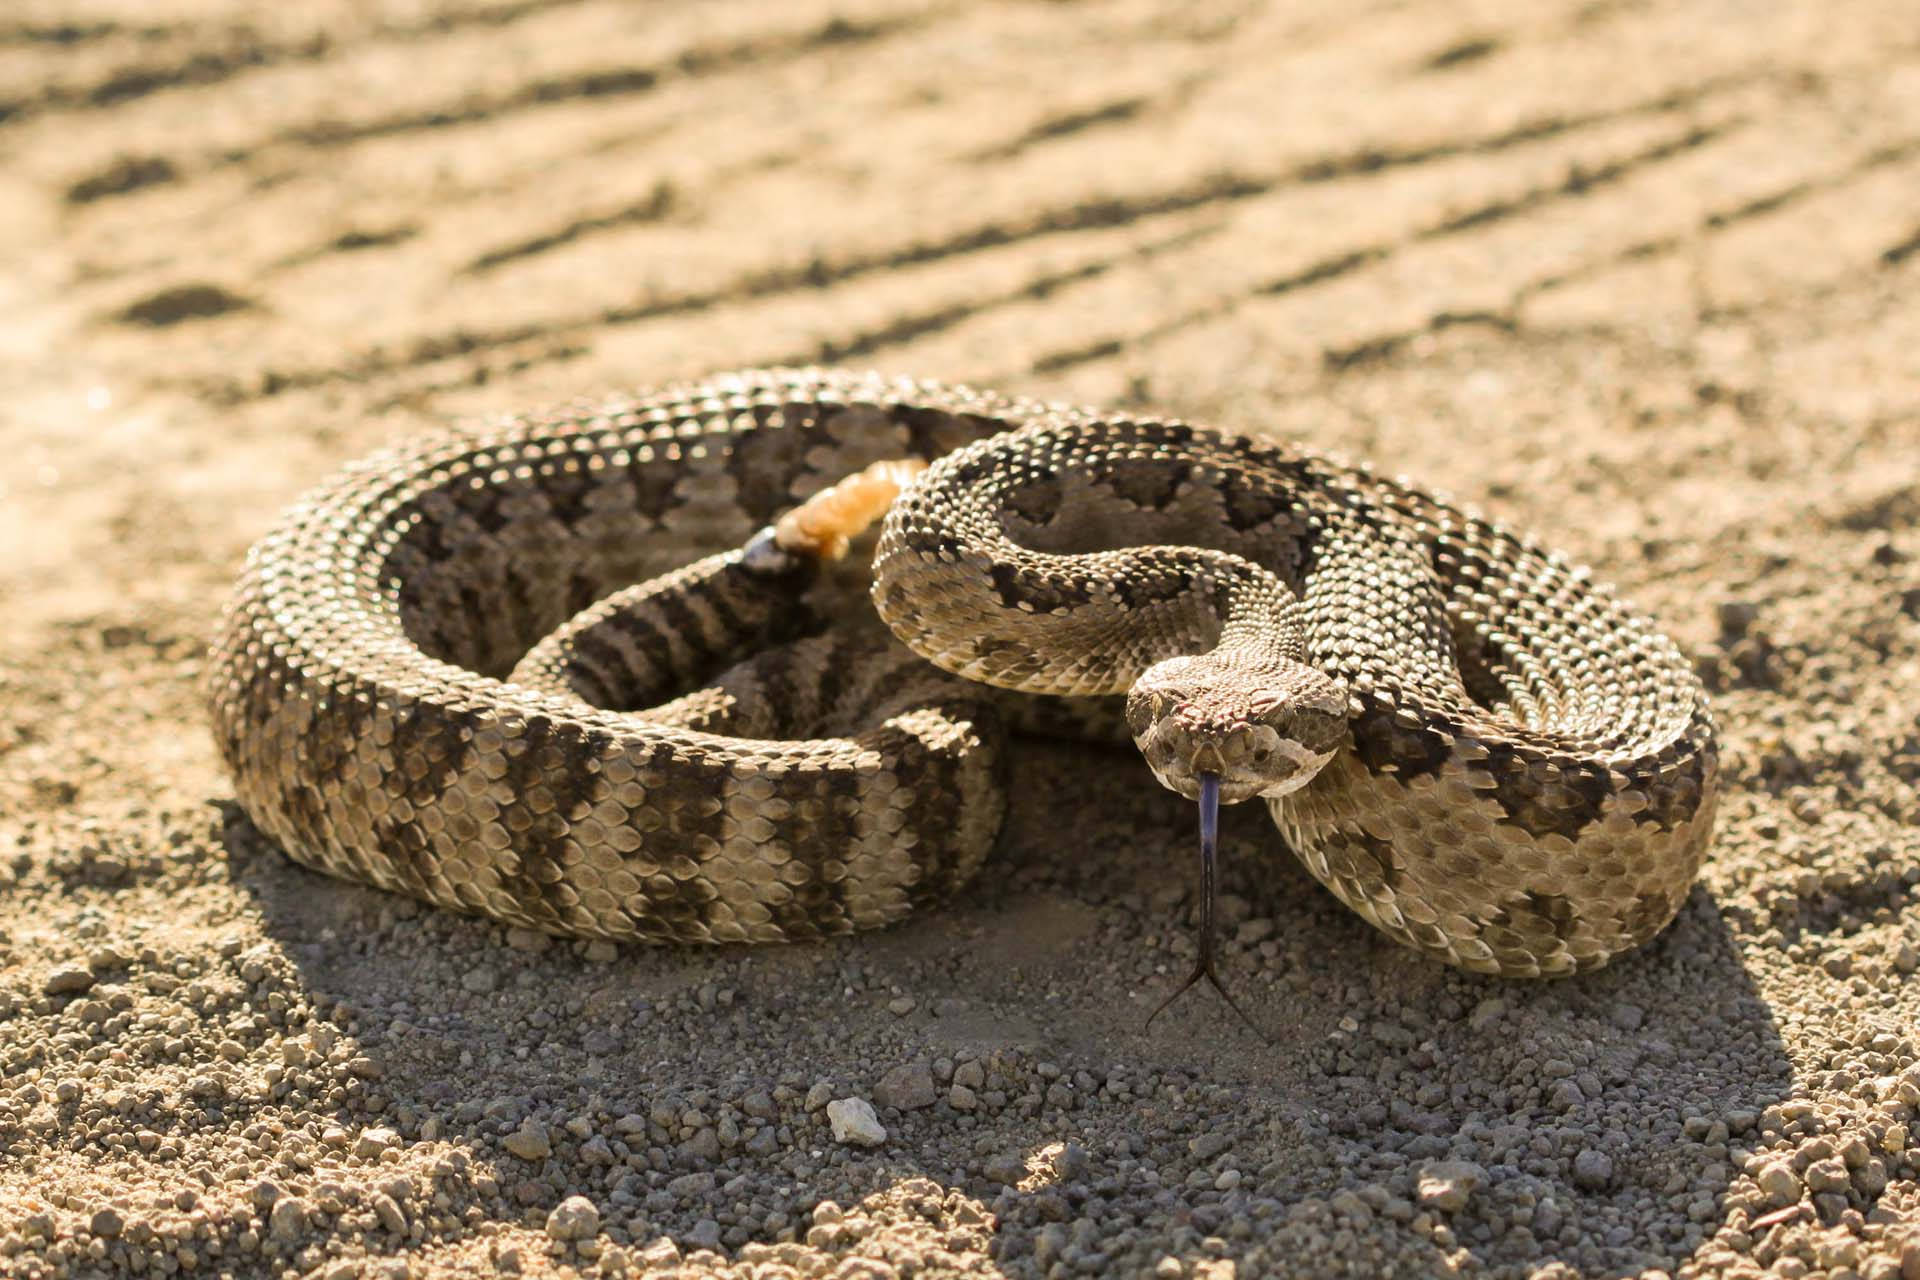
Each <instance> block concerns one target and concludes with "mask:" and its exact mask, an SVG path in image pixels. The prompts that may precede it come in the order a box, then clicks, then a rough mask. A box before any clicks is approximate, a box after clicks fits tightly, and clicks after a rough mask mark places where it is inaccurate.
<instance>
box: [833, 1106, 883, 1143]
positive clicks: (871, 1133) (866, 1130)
mask: <svg viewBox="0 0 1920 1280" xmlns="http://www.w3.org/2000/svg"><path fill="white" fill-rule="evenodd" d="M827 1123H828V1124H829V1125H831V1126H832V1127H833V1140H834V1141H835V1142H843V1143H851V1144H853V1145H854V1146H860V1147H877V1146H879V1145H880V1144H881V1143H883V1142H885V1141H886V1140H887V1130H886V1126H884V1125H882V1124H881V1123H880V1117H879V1116H877V1115H875V1114H874V1112H873V1104H872V1103H871V1102H868V1101H867V1100H866V1099H865V1098H840V1099H838V1100H836V1101H833V1102H829V1103H828V1104H827Z"/></svg>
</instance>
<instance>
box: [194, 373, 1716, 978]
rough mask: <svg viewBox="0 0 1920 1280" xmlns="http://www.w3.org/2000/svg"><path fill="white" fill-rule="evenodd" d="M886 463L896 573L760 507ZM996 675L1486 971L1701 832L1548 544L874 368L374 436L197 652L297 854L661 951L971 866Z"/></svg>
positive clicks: (755, 379)
mask: <svg viewBox="0 0 1920 1280" xmlns="http://www.w3.org/2000/svg"><path fill="white" fill-rule="evenodd" d="M899 458H919V459H928V460H934V461H933V465H932V467H931V468H930V469H929V470H928V471H927V472H926V473H925V474H924V475H923V476H921V477H920V478H919V479H917V480H915V481H913V482H912V483H911V484H909V485H908V486H907V488H906V489H905V491H904V493H903V494H902V495H901V497H900V498H899V500H898V501H896V502H895V503H893V505H892V507H891V509H890V510H889V511H888V513H887V515H886V519H885V524H884V527H883V530H882V532H881V535H880V538H879V542H878V549H877V552H876V555H875V558H874V563H873V574H872V579H871V598H872V601H873V605H874V607H875V609H874V610H868V609H866V608H865V607H864V606H862V605H860V604H859V602H858V597H857V595H851V594H850V593H849V590H848V588H847V586H846V582H847V579H848V567H847V566H844V565H843V566H838V567H832V568H825V569H823V568H821V567H820V565H819V563H818V562H819V561H820V560H821V559H822V557H820V556H817V555H814V554H812V553H811V548H812V547H813V546H814V545H815V544H811V543H809V542H808V539H807V538H806V537H792V536H774V535H769V534H767V533H764V532H762V531H763V530H765V529H767V527H768V526H769V525H770V524H771V523H772V522H774V521H776V520H778V519H779V518H780V517H781V516H782V515H783V514H785V513H788V512H789V511H790V510H791V509H792V508H794V507H795V506H796V504H799V503H802V502H803V501H805V500H807V499H808V498H810V497H814V496H815V495H817V494H819V493H820V491H822V490H823V489H826V488H827V487H828V486H829V485H831V484H833V483H834V482H836V481H839V480H841V479H842V478H844V477H846V476H849V475H853V474H855V473H857V472H860V471H861V469H862V468H865V467H868V466H869V465H870V464H874V463H880V462H885V461H887V460H889V459H899ZM789 532H790V529H789ZM756 534H759V536H758V537H756ZM702 556H704V557H706V558H704V559H700V558H699V557H702ZM696 560H697V563H691V564H690V563H689V562H694V561H696ZM663 575H664V576H663ZM635 583H642V584H644V585H641V586H638V587H635V586H633V585H632V584H635ZM857 589H858V588H855V590H857ZM617 592H618V593H623V594H620V595H615V594H614V593H617ZM609 597H612V598H611V599H609ZM596 602H600V603H599V604H598V605H597V606H596ZM589 606H595V607H593V608H591V609H590V608H589ZM876 610H877V613H878V615H879V616H880V617H881V618H882V619H884V620H885V622H886V623H887V624H888V625H889V626H890V627H891V628H892V629H893V630H894V631H895V632H896V633H897V634H898V636H899V640H900V641H904V642H905V644H906V645H907V646H909V647H911V649H913V650H914V651H916V652H917V653H919V654H920V655H922V657H923V658H924V659H926V660H928V661H930V662H931V663H932V664H933V665H932V666H929V665H928V661H921V660H920V659H916V658H911V657H910V656H908V655H906V654H905V652H904V650H902V649H901V648H900V646H899V642H898V641H895V640H893V639H891V638H889V637H887V636H886V635H885V633H884V632H883V631H882V630H881V628H879V627H878V626H876V625H874V624H873V622H872V618H871V615H872V613H873V612H874V611H876ZM583 611H585V612H583ZM823 614H825V615H826V621H825V622H822V621H821V617H822V615H823ZM569 619H572V621H571V622H569ZM563 624H565V626H564V627H563ZM545 637H552V638H550V639H548V640H547V641H546V643H544V644H541V643H539V642H541V641H542V639H543V638H545ZM530 650H531V651H532V652H531V653H530V652H529V651H530ZM523 659H524V662H523ZM516 664H520V666H519V670H517V671H516ZM736 664H738V665H736ZM936 667H938V668H945V669H946V671H949V672H954V673H957V674H958V675H959V676H960V677H965V679H955V678H953V677H952V676H948V675H945V674H942V673H941V672H940V671H938V670H936V669H935V668H936ZM990 685H991V686H1002V687H1005V688H1010V689H1016V690H1023V691H1028V692H1029V693H1031V694H1033V695H1049V696H1050V697H1051V699H1052V700H1050V697H1035V698H1033V699H1032V700H1031V702H1030V705H1029V706H1028V710H1027V711H1025V712H1020V714H1028V715H1032V716H1035V717H1038V718H1040V719H1046V718H1047V717H1048V716H1050V715H1054V713H1056V712H1060V711H1062V710H1063V708H1064V710H1066V711H1069V712H1070V711H1071V710H1072V707H1071V706H1067V705H1066V704H1065V703H1063V702H1062V701H1060V700H1059V698H1060V697H1061V696H1064V697H1065V698H1066V699H1068V700H1071V699H1082V700H1084V699H1086V698H1088V697H1089V696H1091V695H1123V694H1124V695H1127V697H1126V707H1125V712H1126V718H1127V730H1129V731H1130V732H1131V733H1132V735H1133V736H1134V738H1135V739H1136V742H1137V743H1138V744H1139V745H1140V747H1141V749H1142V751H1143V753H1144V754H1145V756H1146V760H1147V763H1148V765H1149V766H1150V767H1151V769H1152V770H1153V772H1154V774H1155V775H1156V776H1157V777H1158V778H1159V779H1160V780H1161V781H1162V782H1163V783H1164V784H1165V785H1167V786H1169V787H1172V788H1174V789H1175V790H1177V791H1180V792H1181V793H1182V794H1185V795H1189V796H1193V797H1196V798H1201V799H1203V800H1208V801H1210V800H1212V799H1214V798H1216V797H1217V798H1218V799H1219V800H1222V801H1225V802H1233V801H1238V800H1244V799H1248V798H1251V797H1253V796H1255V795H1259V796H1263V797H1264V798H1266V800H1267V803H1268V805H1269V807H1270V809H1271V811H1272V814H1273V817H1274V819H1275V820H1276V821H1277V823H1278V824H1279V827H1280V829H1281V831H1282V833H1284V835H1285V838H1286V842H1287V844H1288V845H1289V846H1290V847H1291V848H1292V850H1293V851H1294V853H1295V854H1296V855H1297V856H1298V857H1299V858H1300V860H1301V861H1302V862H1304V863H1305V864H1306V866H1307V868H1308V869H1309V870H1310V871H1311V872H1312V873H1313V875H1314V876H1315V877H1317V878H1318V879H1319V880H1320V881H1321V882H1322V883H1323V884H1325V885H1326V886H1327V887H1328V888H1329V889H1331V890H1332V891H1333V892H1334V893H1335V894H1337V895H1338V896H1339V897H1340V899H1341V900H1342V901H1344V902H1345V903H1346V904H1347V905H1348V906H1350V907H1351V908H1353V909H1354V910H1355V911H1357V912H1358V913H1359V914H1360V915H1362V916H1363V917H1365V918H1366V919H1367V920H1368V921H1370V922H1371V923H1373V924H1374V925H1375V926H1377V927H1378V928H1379V929H1381V930H1382V931H1384V932H1385V933H1387V934H1389V935H1390V936H1392V937H1394V938H1396V939H1398V940H1399V941H1401V942H1404V943H1407V944H1410V945H1412V946H1415V947H1418V948H1421V949H1423V950H1425V951H1428V952H1430V953H1432V954H1434V955H1437V956H1439V957H1440V958H1442V959H1444V960H1447V961H1449V962H1451V963H1454V964H1457V965H1461V966H1464V967H1466V968H1469V969H1474V970H1480V971H1484V972H1491V973H1501V974H1509V975H1548V974H1565V973H1571V972H1574V971H1577V970H1581V969H1586V968H1591V967H1593V966H1596V965H1599V964H1602V963H1604V962H1606V961H1607V960H1608V959H1609V958H1610V957H1612V956H1613V955H1615V954H1617V953H1618V952H1620V951H1622V950H1624V949H1626V948H1629V947H1632V946H1634V945H1636V944H1638V943H1641V942H1643V941H1645V940H1646V939H1648V938H1650V937H1651V936H1652V935H1653V934H1655V933H1656V932H1658V931H1659V930H1660V929H1661V928H1662V927H1663V926H1664V925H1665V924H1666V923H1667V922H1668V920H1670V919H1671V918H1672V917H1673V915H1674V913H1675V912H1676V911H1677V909H1678V907H1679V905H1680V903H1681V901H1682V900H1683V898H1684V897H1685V895H1686V893H1687V891H1688V888H1689V886H1690V885H1691V883H1692V881H1693V878H1694V875H1695V873H1696V871H1697V869H1698V867H1699V863H1700V861H1701V858H1702V856H1703V852H1704V848H1705V846H1706V843H1707V838H1708V834H1709V831H1710V828H1711V826H1712V817H1713V808H1714V798H1715V763H1716V752H1715V745H1714V737H1713V729H1712V724H1711V721H1710V719H1709V716H1708V711H1707V707H1706V699H1705V695H1704V693H1703V691H1702V689H1701V687H1700V685H1699V683H1698V681H1697V680H1696V679H1695V677H1694V675H1693V673H1692V670H1691V668H1690V667H1689V665H1688V663H1687V662H1686V660H1685V659H1684V658H1683V657H1682V655H1681V654H1680V652H1679V651H1678V650H1677V649H1676V647H1675V646H1674V645H1673V644H1672V643H1671V642H1670V641H1668V640H1667V639H1666V638H1665V637H1664V636H1662V635H1661V634H1660V633H1659V632H1657V631H1656V630H1655V629H1654V628H1653V626H1652V625H1651V624H1650V623H1648V622H1647V621H1646V620H1645V619H1643V618H1642V617H1640V616H1639V615H1637V614H1635V613H1633V612H1631V611H1629V610H1628V609H1626V608H1624V607H1622V606H1621V605H1620V604H1618V603H1616V602H1615V601H1614V600H1613V598H1612V597H1611V596H1610V595H1609V594H1608V593H1607V592H1606V591H1605V590H1604V589H1602V588H1599V587H1596V586H1595V585H1593V584H1592V583H1591V582H1590V581H1589V579H1588V576H1587V573H1586V571H1585V570H1583V569H1579V568H1576V567H1573V566H1571V565H1569V564H1567V563H1566V562H1564V561H1563V560H1561V559H1560V558H1559V557H1558V556H1556V555H1554V554H1552V553H1550V552H1547V551H1545V550H1542V549H1541V548H1540V547H1539V546H1537V545H1536V544H1534V543H1533V542H1531V541H1529V540H1527V539H1525V538H1523V537H1520V536H1518V535H1516V534H1513V533H1510V532H1508V531H1506V530H1504V529H1502V528H1501V527H1499V526H1498V525H1495V524H1491V523H1488V522H1487V521H1485V520H1482V519H1481V518H1479V517H1477V516H1475V515H1473V514H1472V513H1470V512H1467V511H1463V510H1460V509H1458V508H1456V507H1453V506H1450V505H1448V504H1447V503H1445V502H1443V501H1442V500H1440V499H1439V498H1436V497H1434V496H1431V495H1429V494H1427V493H1425V492H1422V491H1421V490H1419V489H1416V488H1413V487H1411V486H1409V485H1407V484H1404V483H1401V482H1398V481H1393V480H1388V479H1384V478H1381V477H1379V476H1376V475H1375V474H1373V473H1372V472H1370V471H1368V470H1365V469H1362V468H1357V467H1353V466H1349V465H1345V464H1343V463H1340V462H1337V461H1334V460H1332V459H1329V458H1326V457H1323V456H1320V455H1317V454H1314V453H1311V452H1307V451H1305V450H1302V449H1298V448H1294V447H1291V446H1287V445H1282V444H1277V443H1272V442H1269V441H1264V440H1258V439H1252V438H1248V437H1245V436H1237V435H1227V434H1220V433H1216V432H1213V431H1209V430H1205V429H1201V428H1198V427H1193V426H1188V425H1185V424H1182V423H1179V422H1153V421H1136V420H1132V419H1124V418H1114V417H1106V416H1103V415H1100V414H1098V413H1095V412H1093V411H1090V410H1078V409H1064V408H1060V407H1057V406H1044V405H1040V404H1036V403H1032V402H1026V401H1019V400H1013V399H1008V398H1004V397H1001V396H997V395H993V394H990V393H985V392H979V391H973V390H967V389H963V388H958V387H949V386H942V385H939V384H934V383H927V382H909V381H889V380H883V379H881V378H879V377H877V376H873V375H864V376H863V375H855V374H848V373H842V372H835V371H820V370H766V371H755V372H748V373H742V374H735V375H729V376H725V377H720V378H716V379H713V380H711V381H708V382H705V383H702V384H699V385H693V386H683V387H678V388H673V389H668V390H664V391H660V392H658V393H653V394H647V395H642V396H638V397H635V398H630V399H621V400H614V401H610V402H605V403H596V404H581V405H576V406H572V407H569V408H566V409H563V410H560V411H557V412H554V413H551V414H548V415H545V416H539V417H526V418H519V419H513V420H509V421H506V422H503V423H499V424H496V425H493V426H491V427H488V428H484V429H480V430H477V431H470V432H465V433H460V434H452V435H447V436H443V437H438V438H435V439H431V440H428V441H426V442H423V443H419V444H415V445H413V446H410V447H405V448H402V449H400V450H398V451H395V452H390V453H386V454H382V455H379V456H377V457H374V458H370V459H368V460H366V461H364V462H361V463H359V464H357V465H354V466H351V467H349V468H348V469H347V470H346V471H344V472H343V473H342V474H341V475H340V476H339V477H337V478H336V479H334V480H332V481H331V482H329V483H326V484H325V485H323V486H322V487H321V488H319V489H318V490H316V491H315V492H314V493H312V494H310V495H309V496H308V497H307V498H306V499H305V500H304V501H302V502H301V503H299V504H298V505H297V506H295V507H294V508H293V509H292V510H291V511H290V512H289V513H288V514H287V516H286V517H285V518H284V520H283V521H282V522H281V523H280V524H279V526H278V527H277V528H276V529H274V530H273V531H272V532H271V533H269V534H268V535H267V536H266V537H265V538H264V539H262V540H261V541H260V542H259V543H258V544H257V545H256V546H255V547H254V548H253V550H252V552H251V553H250V555H249V557H248V560H247V564H246V568H245V570H244V573H243V575H242V577H241V579H240V583H239V586H238V588H237V591H236V593H235V596H234V598H233V600H232V602H231V604H230V605H229V607H228V610H227V613H226V614H225V618H224V622H223V627H222V634H221V637H220V639H219V641H218V644H217V647H216V651H215V655H214V660H213V662H212V664H211V701H212V711H213V720H214V724H215V727H216V735H217V738H218V741H219V745H220V747H221V750H222V752H223V753H224V755H225V758H226V761H227V763H228V766H229V767H230V769H231V771H232V774H233V777H234V781H235V786H236V789H237V792H238V795H239V799H240V801H241V803H242V805H243V806H244V807H245V809H246V811H247V812H248V814H249V815H251V817H252V818H253V820H254V822H255V823H256V824H258V826H259V827H260V829H261V830H262V831H264V832H265V833H267V834H268V835H270V836H271V837H272V838H273V839H274V840H276V841H278V842H279V843H280V844H281V846H282V847H283V848H285V850H286V851H287V852H288V853H289V854H290V855H292V856H293V857H294V858H296V859H298V860H299V861H301V862H304V863H306V864H308V865H310V866H313V867H315V868H317V869H319V870H321V871H325V872H328V873H331V874H333V875H338V876H344V877H347V878H349V879H353V880H358V881H363V882H365V883H368V884H372V885H377V886H379V887H381V888H385V889H391V890H396V891H399V892H403V893H408V894H412V895H413V896H415V897H418V898H421V899H424V900H426V901H428V902H432V903H436V904H438V905H441V906H445V907H450V908H456V909H459V910H463V911H471V912H478V913H481V914H484V915H488V916H491V917H493V918H495V919H498V920H501V921H504V922H508V923H511V924H515V925H520V926H525V927H528V928H532V929H538V930H544V931H547V932H552V933H558V934H571V935H587V936H601V937H608V938H615V939H635V940H645V941H651V942H732V941H741V942H758V941H773V940H782V939H795V938H805V937H812V936H818V935H823V934H835V933H842V932H846V931H849V930H854V929H863V928H870V927H876V926H880V925H885V924H888V923H890V922H893V921H895V920H897V919H899V918H900V917H902V916H903V915H905V914H906V913H907V912H909V911H910V910H912V909H913V908H914V907H916V906H918V905H920V904H922V903H925V902H927V901H929V900H932V899H936V898H939V897H941V896H942V895H945V894H947V893H949V892H951V891H952V890H953V889H954V888H955V887H956V886H958V885H959V884H961V883H963V882H964V881H965V880H966V879H967V878H968V877H969V876H971V875H972V874H973V873H974V871H975V870H976V868H977V867H978V866H979V865H980V863H981V861H982V859H983V858H984V857H985V855H986V853H987V850H988V849H989V847H990V846H991V845H992V843H993V840H994V837H995V834H996V832H997V829H998V827H999V824H1000V818H1001V814H1002V810H1003V801H1002V800H1001V798H1000V790H999V778H1000V776H1001V774H1002V772H1003V771H1004V768H1005V764H1006V759H1007V752H1006V749H1005V746H1004V744H1003V741H1002V736H1001V735H1002V730H1001V729H1000V728H999V720H1000V710H1001V708H1002V707H1003V706H1004V705H1005V704H1006V702H1007V701H1008V695H1005V694H1001V693H998V692H996V690H995V689H992V688H989V687H988V686H990ZM1012 700H1013V701H1014V702H1015V703H1016V704H1028V703H1029V700H1028V699H1026V698H1019V697H1016V698H1014V699H1012ZM1118 701H1119V699H1118V698H1117V697H1115V698H1112V699H1105V700H1098V699H1096V700H1095V703H1094V704H1093V705H1102V704H1104V705H1109V706H1111V705H1115V704H1117V703H1118ZM636 708H637V709H639V710H635V709H636ZM647 708H651V709H647ZM1015 709H1016V711H1018V710H1019V708H1018V707H1016V708H1015ZM1054 718H1055V720H1056V721H1057V720H1059V719H1061V718H1062V717H1060V716H1055V717H1054ZM1146 776H1147V775H1146V774H1145V773H1144V772H1143V773H1142V775H1141V777H1142V780H1143V781H1144V780H1145V778H1146ZM1208 853H1209V861H1208V865H1207V870H1208V872H1209V875H1210V873H1211V861H1210V854H1211V850H1210V849H1209V850H1208ZM1209 900H1210V897H1209ZM1209 976H1211V975H1210V974H1209Z"/></svg>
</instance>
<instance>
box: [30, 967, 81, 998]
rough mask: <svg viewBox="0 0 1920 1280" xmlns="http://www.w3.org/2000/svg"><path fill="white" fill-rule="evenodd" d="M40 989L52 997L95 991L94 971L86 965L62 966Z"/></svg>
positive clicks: (48, 977)
mask: <svg viewBox="0 0 1920 1280" xmlns="http://www.w3.org/2000/svg"><path fill="white" fill-rule="evenodd" d="M40 989H41V990H42V991H44V992H46V994H48V995H50V996H71V995H78V994H79V993H80V992H82V991H91V990H92V989H93V970H91V969H89V968H87V967H86V966H85V965H78V964H68V965H61V966H60V967H59V968H58V969H55V970H54V971H53V972H52V973H50V974H48V975H47V980H46V982H45V983H43V984H42V985H41V987H40Z"/></svg>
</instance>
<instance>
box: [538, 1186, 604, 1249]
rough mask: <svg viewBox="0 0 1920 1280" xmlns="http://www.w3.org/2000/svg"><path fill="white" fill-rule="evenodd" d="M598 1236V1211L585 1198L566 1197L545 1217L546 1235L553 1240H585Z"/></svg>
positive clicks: (591, 1202)
mask: <svg viewBox="0 0 1920 1280" xmlns="http://www.w3.org/2000/svg"><path fill="white" fill-rule="evenodd" d="M599 1234H600V1210H599V1209H598V1208H596V1207H595V1206H594V1203H593V1201H591V1200H589V1199H587V1198H586V1197H585V1196H577V1195H576V1196H568V1197H567V1198H566V1199H565V1200H562V1201H561V1202H560V1203H559V1204H557V1205H555V1206H554V1207H553V1212H551V1213H549V1214H548V1215H547V1235H548V1236H549V1237H550V1238H552V1239H554V1240H587V1239H591V1238H592V1237H594V1236H597V1235H599Z"/></svg>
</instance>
